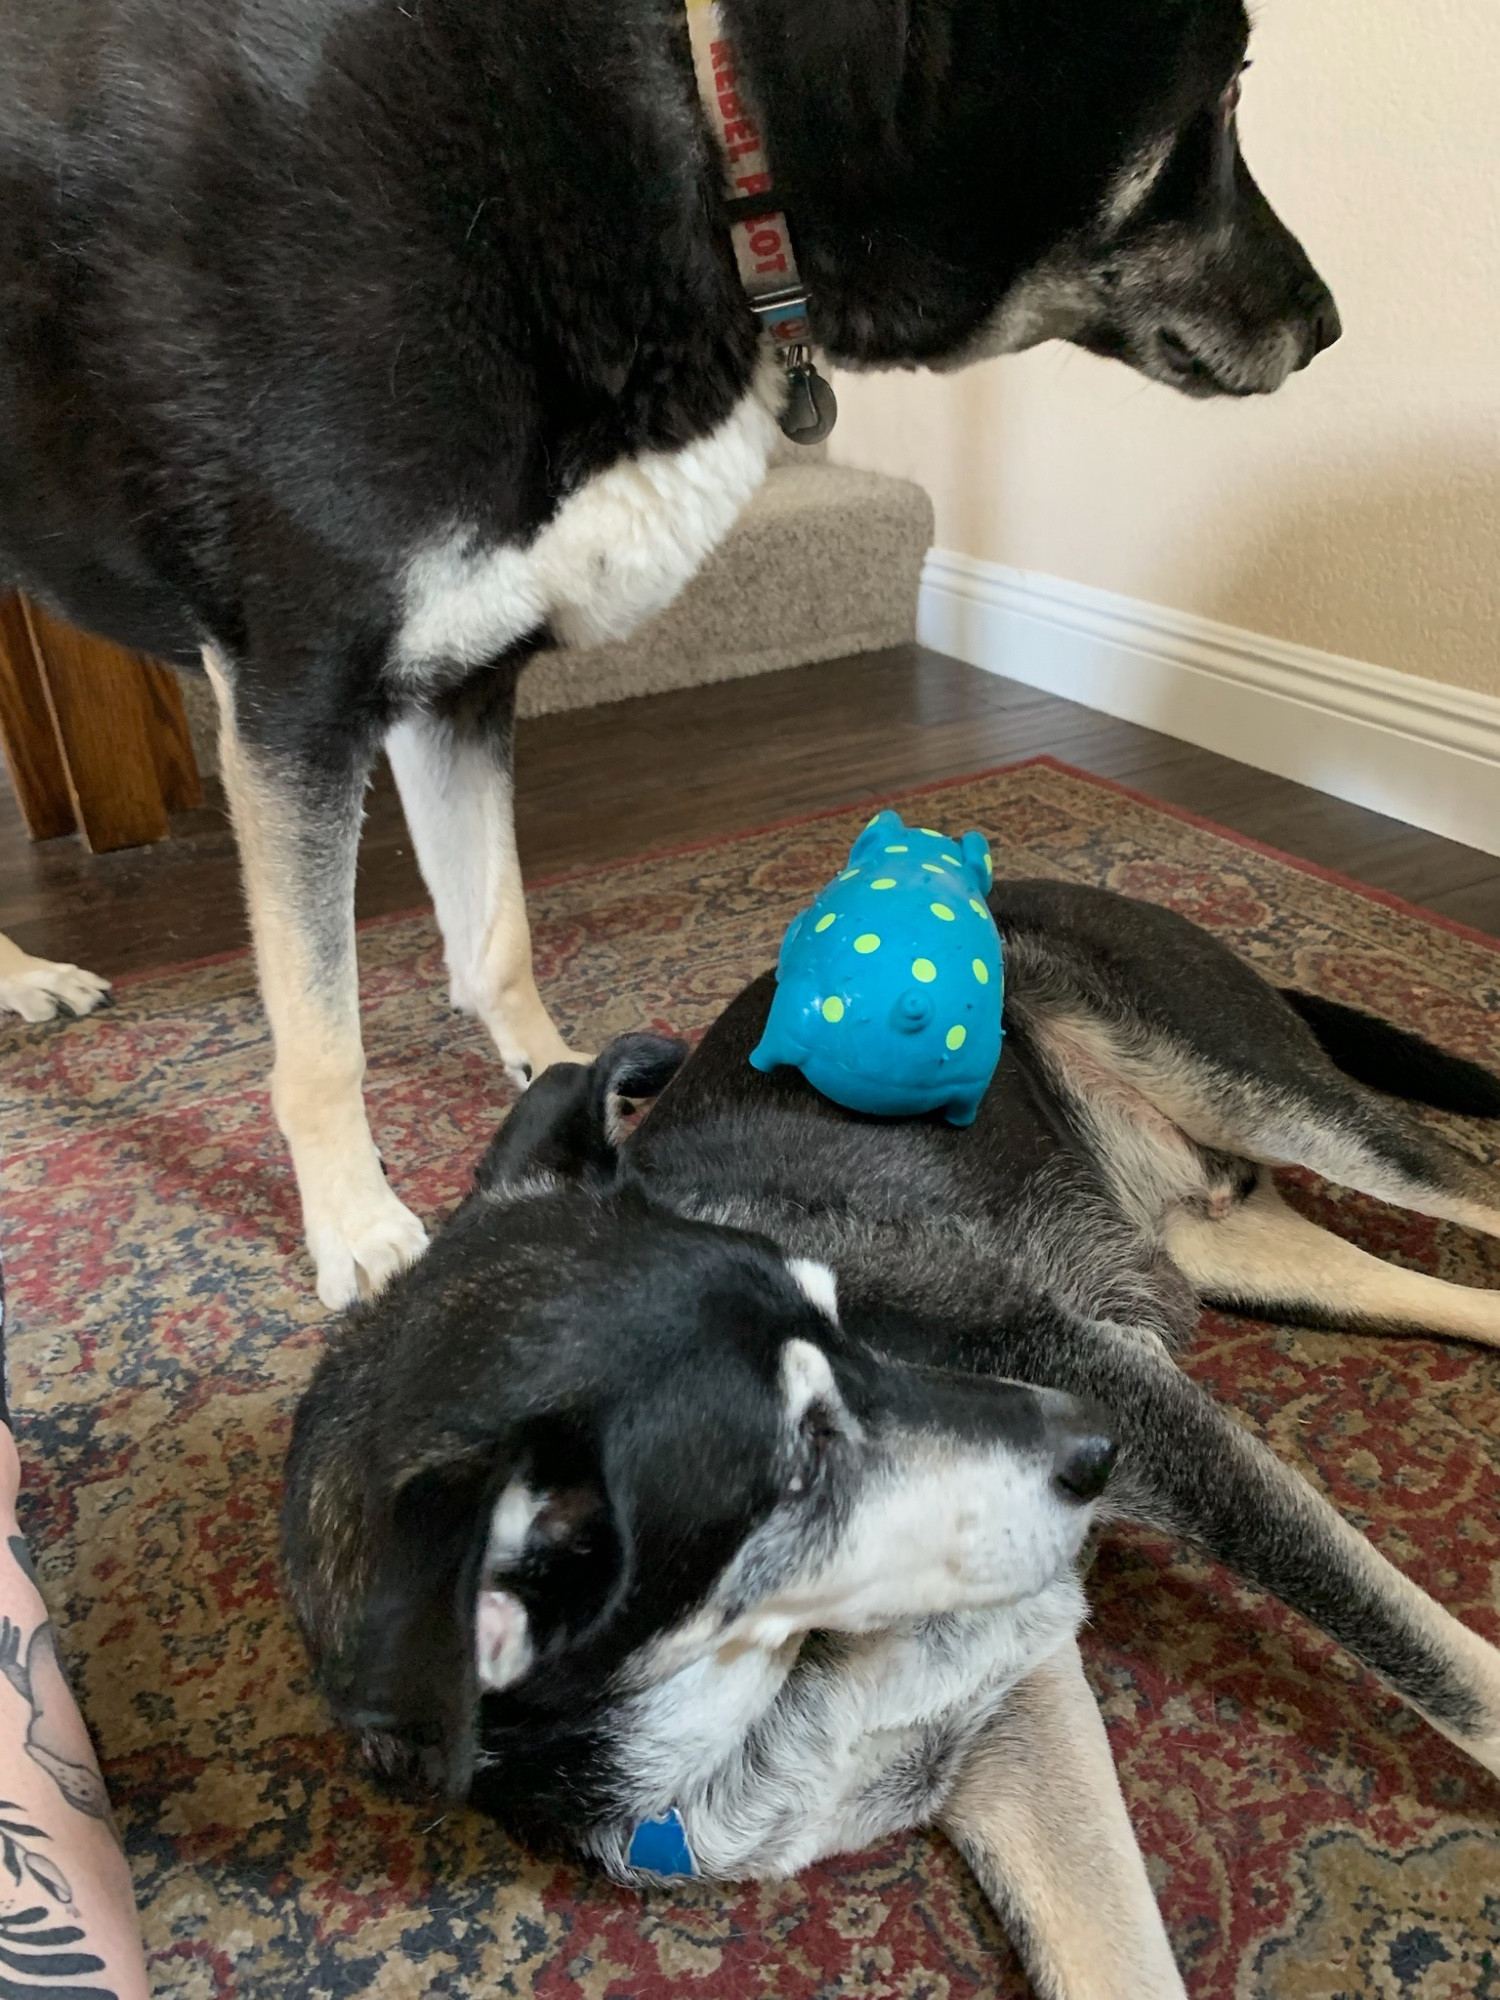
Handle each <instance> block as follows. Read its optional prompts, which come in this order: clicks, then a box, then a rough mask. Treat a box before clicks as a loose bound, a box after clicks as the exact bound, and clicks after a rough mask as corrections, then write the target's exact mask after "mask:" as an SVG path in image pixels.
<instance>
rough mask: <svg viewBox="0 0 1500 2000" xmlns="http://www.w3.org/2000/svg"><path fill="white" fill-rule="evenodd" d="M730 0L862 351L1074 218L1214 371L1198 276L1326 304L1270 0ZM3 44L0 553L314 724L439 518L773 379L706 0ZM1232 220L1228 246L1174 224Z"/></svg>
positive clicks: (365, 692) (287, 730)
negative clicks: (1260, 163) (1288, 189)
mask: <svg viewBox="0 0 1500 2000" xmlns="http://www.w3.org/2000/svg"><path fill="white" fill-rule="evenodd" d="M731 14H732V16H733V19H734V22H735V24H736V26H737V29H738V32H739V35H740V39H741V43H742V47H743V50H744V54H745V58H746V61H747V65H748V69H749V71H750V73H751V76H752V77H753V79H754V87H755V90H756V93H757V95H758V96H759V98H760V100H761V102H762V104H763V107H764V110H765V113H766V122H767V128H768V131H769V132H770V134H771V144H772V147H773V150H774V154H775V158H776V163H777V167H778V170H779V172H780V173H781V174H782V175H783V177H784V180H785V186H786V198H787V202H788V205H789V209H790V213H791V217H792V221H793V225H794V228H795V230H796V233H797V242H798V249H799V255H800V257H801V260H802V263H803V266H804V271H805V275H806V276H807V278H808V280H809V282H810V284H811V287H812V291H813V298H814V317H815V328H816V332H817V335H818V338H819V340H820V341H821V342H822V343H823V344H825V345H826V346H827V347H828V349H829V350H830V351H831V352H832V353H833V354H834V355H835V356H836V357H838V358H847V359H850V360H855V361H862V362H877V363H889V362H912V361H928V360H941V359H944V358H947V357H951V356H953V355H954V354H955V353H960V352H962V350H963V349H964V347H965V344H966V343H967V342H969V341H971V340H972V339H973V338H974V337H975V336H976V335H977V334H978V333H979V332H980V331H981V329H982V328H983V326H984V323H985V322H986V321H987V320H988V319H989V318H990V316H991V315H992V314H993V313H994V312H995V310H996V308H997V307H998V306H1000V305H1001V304H1002V302H1003V301H1004V300H1005V298H1006V296H1007V294H1009V293H1010V292H1011V291H1012V289H1013V288H1014V287H1015V286H1016V285H1017V284H1018V282H1020V281H1021V280H1022V279H1023V278H1025V277H1026V276H1027V275H1028V274H1030V273H1032V272H1034V271H1035V270H1036V269H1037V268H1038V267H1041V266H1044V265H1045V264H1046V263H1047V261H1048V260H1049V259H1050V258H1053V257H1055V256H1056V255H1057V254H1058V252H1059V251H1060V249H1061V248H1062V247H1063V246H1065V245H1067V246H1071V247H1072V250H1073V252H1074V253H1075V255H1076V256H1077V257H1078V258H1079V259H1081V260H1083V261H1084V262H1087V263H1089V264H1090V267H1091V268H1093V267H1095V266H1097V271H1096V279H1097V287H1098V294H1099V296H1098V301H1097V306H1096V310H1095V311H1094V312H1093V314H1092V315H1091V318H1090V323H1089V324H1087V325H1083V324H1080V325H1079V326H1078V327H1077V329H1076V332H1077V337H1079V338H1080V339H1083V340H1084V341H1086V342H1087V344H1090V345H1093V346H1096V347H1098V348H1100V349H1101V350H1106V351H1112V352H1119V353H1121V354H1123V355H1125V356H1126V358H1129V359H1132V360H1134V361H1136V362H1138V363H1139V364H1140V365H1143V366H1148V367H1152V368H1155V369H1156V370H1157V372H1162V373H1164V374H1165V375H1166V376H1168V377H1171V376H1172V374H1173V371H1174V369H1175V372H1176V373H1177V374H1179V375H1180V376H1181V378H1182V381H1183V384H1184V386H1188V387H1193V388H1212V387H1213V386H1215V377H1216V373H1217V375H1218V376H1219V377H1222V379H1221V380H1219V381H1218V386H1220V387H1225V388H1233V387H1235V386H1237V385H1236V383H1235V380H1234V370H1233V366H1232V365H1225V366H1221V367H1218V368H1217V371H1216V367H1215V364H1214V363H1213V361H1212V359H1211V358H1209V359H1208V360H1207V361H1206V362H1205V363H1204V365H1203V366H1202V367H1200V368H1198V369H1197V371H1196V372H1195V370H1194V366H1193V362H1194V359H1195V356H1194V355H1192V354H1187V355H1184V354H1182V353H1179V352H1177V349H1175V348H1174V349H1173V350H1172V351H1173V354H1174V355H1175V360H1174V361H1173V363H1172V366H1171V367H1168V366H1167V364H1166V363H1165V362H1164V361H1163V360H1162V357H1161V355H1160V353H1158V352H1157V351H1156V350H1155V348H1154V347H1153V344H1152V343H1153V340H1154V338H1155V335H1156V333H1157V331H1158V330H1159V329H1161V330H1166V331H1171V328H1172V325H1173V323H1174V319H1175V318H1176V317H1178V316H1180V314H1181V311H1182V310H1183V307H1184V300H1183V299H1180V298H1178V297H1177V296H1176V294H1175V292H1174V287H1181V286H1186V285H1189V284H1191V285H1192V286H1193V288H1194V293H1193V297H1192V299H1191V300H1189V301H1186V303H1187V304H1188V305H1189V306H1190V307H1191V309H1192V311H1193V312H1195V313H1196V314H1197V315H1198V317H1199V318H1201V319H1204V320H1213V321H1215V322H1216V323H1217V324H1218V325H1219V326H1220V327H1221V328H1222V329H1223V331H1224V334H1225V337H1226V339H1232V338H1233V337H1238V338H1239V339H1240V340H1241V341H1242V342H1244V343H1253V341H1254V339H1255V338H1256V337H1257V335H1258V334H1260V333H1262V332H1263V331H1264V330H1265V329H1266V328H1268V327H1271V326H1274V325H1286V326H1288V327H1291V328H1293V329H1295V333H1296V339H1297V341H1298V343H1299V358H1305V357H1306V356H1307V355H1310V354H1311V352H1312V351H1313V350H1314V348H1315V346H1316V345H1317V344H1319V343H1320V341H1322V340H1324V339H1326V338H1327V337H1328V335H1329V333H1330V331H1331V329H1332V326H1333V324H1334V322H1333V320H1332V307H1331V302H1330V301H1329V299H1328V297H1327V294H1326V291H1325V290H1324V288H1323V287H1322V285H1321V283H1320V282H1319V281H1318V279H1317V278H1316V276H1315V274H1314V273H1313V271H1312V269H1311V267H1310V266H1309V265H1308V263H1307V260H1306V259H1305V257H1303V255H1302V253H1301V251H1300V250H1299V249H1298V248H1297V246H1296V245H1295V244H1294V243H1293V241H1292V239H1291V238H1290V237H1289V236H1288V235H1287V233H1286V231H1285V230H1284V229H1283V228H1282V226H1281V225H1280V224H1279V223H1278V222H1277V221H1276V219H1275V217H1274V216H1273V215H1272V213H1271V211H1270V209H1269V208H1268V207H1267V205H1266V203H1265V202H1264V199H1263V198H1262V197H1261V195H1260V194H1259V192H1258V190H1257V189H1256V187H1255V184H1254V182H1253V181H1252V180H1251V178H1250V176H1249V173H1248V170H1247V169H1246V168H1245V166H1244V163H1243V161H1242V160H1241V159H1240V157H1239V153H1238V148H1237V146H1236V145H1235V142H1234V136H1233V127H1232V120H1231V121H1228V122H1226V116H1225V113H1224V111H1223V109H1222V105H1223V102H1224V99H1225V93H1226V91H1229V90H1231V89H1232V87H1233V85H1234V80H1235V76H1236V72H1237V69H1238V67H1239V64H1240V61H1241V58H1242V56H1243V53H1244V45H1245V38H1246V33H1247V29H1246V23H1245V17H1244V15H1243V12H1242V10H1241V7H1240V4H1239V0H963V4H960V5H958V6H950V5H947V4H942V5H939V4H937V0H911V4H906V0H829V4H820V5H818V6H815V7H807V6H802V5H793V4H791V0H737V4H733V5H732V6H731ZM0 51H3V58H4V60H3V63H0V78H3V80H4V81H3V87H0V581H3V582H8V583H11V584H14V585H20V586H23V587H25V588H26V589H28V590H30V591H32V592H34V593H35V594H37V595H38V596H40V597H41V598H43V599H45V600H47V601H48V602H50V603H52V604H53V605H55V606H56V607H57V608H58V609H59V610H60V611H62V612H63V613H64V614H65V615H67V616H69V617H71V618H73V619H74V620H75V621H77V622H78V623H80V624H83V625H85V626H89V627H92V628H94V629H96V630H99V631H102V632H105V633H108V634H111V635H112V636H114V637H116V638H119V639H122V640H125V641H127V642H129V643H130V644H133V645H136V646H140V647H142V648H144V649H145V650H146V651H148V652H153V653H157V654H160V655H162V656H164V657H168V658H174V659H178V660H183V661H190V662H194V661H196V659H197V657H198V654H199V650H200V648H201V646H202V645H203V643H204V642H205V641H210V642H211V643H212V644H213V645H214V646H215V647H216V648H217V649H218V650H219V651H220V652H221V653H222V654H223V655H224V656H225V657H226V658H227V659H230V660H232V661H233V662H235V664H236V667H237V669H239V670H240V671H241V672H242V673H243V674H244V675H245V676H247V677H249V678H248V679H247V683H246V684H247V689H248V690H249V691H248V693H247V712H246V724H247V726H249V727H252V728H255V729H259V730H262V731H264V732H266V733H267V734H268V735H269V736H270V737H272V738H273V739H280V738H285V739H288V740H289V741H290V743H291V744H292V745H293V746H294V747H295V748H296V749H298V750H299V751H303V750H307V749H309V748H310V747H314V746H316V745H317V743H318V740H319V734H320V731H321V732H328V731H333V732H335V733H336V734H338V735H339V736H342V735H343V734H344V733H345V732H347V731H348V730H349V729H351V728H353V727H355V726H356V725H357V724H362V725H363V726H364V727H365V728H366V729H367V730H368V731H370V732H372V733H374V732H378V731H379V729H380V728H382V727H383V726H384V725H385V724H386V723H387V722H388V721H389V720H390V719H391V716H392V713H393V699H394V698H393V695H392V691H391V690H390V688H389V687H388V686H385V685H383V683H382V667H383V664H384V659H385V653H386V649H387V647H388V645H389V642H390V637H391V630H392V624H393V619H394V613H395V593H396V584H397V574H398V571H399V569H400V565H401V563H402V561H403V559H404V558H405V557H406V555H407V554H408V553H409V552H410V550H411V549H412V548H413V547H414V546H415V545H416V544H418V543H419V542H420V541H421V540H422V539H423V538H424V536H427V535H429V534H431V533H432V532H433V531H434V529H436V528H441V527H444V526H445V525H446V524H448V523H449V522H451V521H454V520H458V521H463V522H465V523H471V524H473V526H474V528H475V530H476V533H477V535H478V537H479V539H480V540H481V541H483V542H485V543H496V542H508V541H513V540H523V539H524V538H526V537H527V536H528V535H530V534H532V533H534V532H535V530H536V529H537V528H538V527H539V526H540V524H541V523H542V522H543V521H545V520H546V519H547V518H548V516H549V515H550V514H551V513H552V512H553V511H554V509H555V508H556V506H557V504H558V502H559V501H560V500H561V499H562V498H563V497H564V496H565V495H567V494H568V493H569V492H571V491H574V490H576V489H577V488H578V487H579V486H580V484H581V483H582V482H583V481H585V480H586V479H587V477H588V476H589V475H590V474H591V473H593V472H596V471H598V470H599V469H600V468H602V467H604V466H607V465H609V464H611V463H613V462H614V461H616V460H618V459H620V458H628V457H632V456H634V455H637V454H639V453H640V452H642V451H645V450H648V449H650V450H671V449H673V448H676V447H679V446H682V445H685V444H687V443H689V442H690V441H691V440H692V439H694V438H695V437H698V436H700V435H702V434H703V433H704V432H706V431H708V430H710V429H711V428H712V427H713V426H714V425H716V424H718V423H719V422H720V421H721V420H722V419H723V418H724V417H725V416H727V414H728V413H729V411H730V409H731V408H732V406H733V405H734V403H735V402H736V399H737V398H739V397H740V396H742V395H743V394H744V393H745V391H746V389H747V387H748V385H749V383H750V379H751V372H752V366H753V361H754V354H755V337H754V331H753V325H752V322H751V320H750V318H749V316H748V314H747V312H746V309H745V304H744V300H743V297H742V295H741V292H740V288H739V285H738V282H737V280H736V278H735V275H734V271H733V267H732V264H731V262H730V261H729V259H728V258H727V256H726V253H725V249H724V245H723V242H722V241H721V237H720V234H719V231H718V229H717V227H716V224H715V190H716V179H715V175H716V171H717V170H716V165H715V162H714V161H713V159H712V157H711V155H710V151H709V148H708V145H707V143H706V135H705V132H704V130H703V128H702V126H701V122H700V120H699V117H698V115H697V111H696V103H695V97H694V90H693V82H692V75H691V70H690V67H689V65H688V62H687V57H686V41H685V35H684V31H683V26H682V21H681V17H680V12H679V10H678V9H677V8H676V7H675V6H674V5H673V4H672V0H626V3H625V4H614V0H611V4H599V0H547V4H545V5H544V4H540V0H500V4H493V0H422V4H421V5H405V4H397V0H307V4H304V5H301V6H296V7H292V6H290V5H287V4H283V0H112V4H109V5H103V4H98V0H11V5H9V6H8V7H7V9H6V10H5V18H4V21H3V22H0ZM1165 132H1171V133H1175V134H1176V135H1177V137H1176V145H1175V149H1174V151H1173V155H1172V159H1171V163H1170V167H1169V169H1168V171H1167V172H1166V173H1165V174H1164V176H1163V179H1162V181H1161V182H1160V183H1159V185H1158V186H1157V188H1156V189H1155V190H1154V191H1153V194H1152V197H1151V200H1150V202H1149V203H1148V204H1147V206H1146V207H1145V208H1144V209H1142V210H1141V212H1140V213H1138V214H1134V215H1132V216H1131V217H1130V219H1129V223H1128V225H1127V226H1126V227H1125V228H1124V229H1122V231H1121V232H1120V234H1119V239H1118V240H1115V241H1110V240H1106V239H1105V238H1103V237H1101V235H1100V233H1099V227H1098V222H1097V215H1098V210H1099V208H1100V204H1101V203H1102V202H1103V201H1104V200H1105V198H1106V193H1107V190H1108V188H1109V186H1110V183H1111V180H1112V178H1113V177H1114V176H1116V175H1117V174H1118V173H1119V172H1120V170H1121V169H1122V168H1123V167H1124V166H1125V164H1126V163H1127V162H1128V161H1129V160H1130V158H1131V157H1132V155H1133V154H1134V153H1135V152H1136V151H1137V150H1138V149H1139V148H1140V147H1141V146H1142V145H1144V144H1146V143H1147V142H1148V141H1150V140H1151V139H1153V138H1155V137H1157V136H1158V135H1159V134H1162V133H1165ZM1221 227H1222V236H1221V240H1220V241H1219V244H1218V248H1217V250H1216V252H1215V258H1214V263H1213V268H1212V269H1211V270H1209V269H1207V268H1203V269H1199V270H1198V271H1197V272H1196V275H1195V276H1194V275H1193V274H1192V273H1190V272H1189V270H1188V265H1187V262H1186V260H1185V259H1184V257H1183V255H1182V254H1181V247H1182V241H1183V239H1184V236H1185V234H1186V233H1192V234H1194V235H1195V236H1199V237H1204V238H1206V237H1207V235H1208V233H1209V232H1210V231H1211V230H1213V229H1215V228H1221ZM1174 245H1175V248H1174ZM1153 260H1154V261H1153ZM1153 286H1154V287H1155V296H1154V298H1153V297H1152V295H1151V294H1152V287H1153ZM1122 297H1123V298H1125V299H1126V300H1128V301H1133V303H1131V304H1129V305H1128V306H1121V305H1120V304H1119V303H1118V301H1119V300H1120V299H1121V298H1122ZM1111 298H1113V299H1114V300H1115V301H1116V302H1117V303H1116V304H1115V306H1113V307H1112V306H1111V305H1110V303H1109V302H1110V300H1111ZM1153 313H1154V318H1153ZM1126 321H1129V322H1130V323H1129V324H1127V323H1126ZM1196 342H1197V337H1196V336H1192V337H1191V338H1188V339H1186V345H1187V346H1189V347H1192V346H1194V345H1195V343H1196ZM1183 344H1184V343H1183V339H1182V338H1179V341H1178V347H1181V346H1182V345H1183ZM1197 344H1199V345H1201V344H1202V343H1197ZM1198 358H1200V359H1201V358H1202V357H1198Z"/></svg>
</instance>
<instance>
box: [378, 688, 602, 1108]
mask: <svg viewBox="0 0 1500 2000" xmlns="http://www.w3.org/2000/svg"><path fill="white" fill-rule="evenodd" d="M495 699H496V706H497V708H498V709H499V712H498V713H494V712H491V713H476V712H475V711H474V710H472V709H468V708H466V709H463V710H460V711H458V712H457V713H455V714H452V715H440V714H433V713H429V712H426V711H423V712H420V713H417V714H413V715H411V716H409V717H407V718H405V719H404V720H402V721H401V722H398V723H397V724H396V725H395V726H394V728H392V729H391V731H390V732H389V734H388V735H387V737H386V753H387V755H388V756H389V758H390V760H391V769H392V770H393V771H394V772H395V774H396V783H397V785H398V787H399V788H400V792H401V804H402V807H403V808H404V810H405V813H406V823H407V826H408V827H409V828H410V829H411V837H412V843H413V845H414V846H415V848H416V850H417V860H418V861H419V862H420V864H421V868H422V875H423V879H424V880H425V881H426V883H427V886H428V888H429V889H430V890H431V891H432V900H433V905H434V907H435V908H436V910H437V919H438V925H439V927H440V929H441V930H442V933H443V946H444V950H445V952H446V954H447V960H448V977H449V982H450V991H451V993H452V997H453V1004H454V1006H455V1007H459V1008H462V1009H463V1011H464V1012H465V1013H469V1014H475V1015H477V1016H478V1017H479V1019H480V1020H481V1021H482V1022H483V1023H484V1025H485V1027H486V1028H487V1029H488V1030H489V1032H490V1034H491V1036H492V1037H493V1039H494V1042H495V1046H496V1047H497V1048H498V1049H499V1051H500V1057H501V1060H502V1061H503V1062H504V1064H505V1066H506V1068H507V1070H509V1072H510V1074H511V1076H512V1077H513V1078H514V1079H515V1080H516V1081H517V1082H518V1083H525V1082H526V1081H528V1079H529V1078H531V1077H533V1076H537V1075H539V1074H540V1073H541V1071H543V1070H544V1069H546V1068H547V1066H548V1065H549V1064H550V1063H555V1062H588V1061H589V1057H588V1056H586V1055H578V1054H576V1053H575V1052H574V1051H573V1050H572V1049H570V1048H569V1047H568V1045H567V1043H566V1042H564V1040H563V1039H562V1036H561V1035H559V1034H558V1032H557V1029H556V1028H555V1027H554V1026H553V1025H552V1020H551V1017H550V1015H549V1014H548V1013H547V1010H546V1008H545V1007H544V1006H543V1005H542V1001H541V997H540V995H539V994H538V993H537V990H536V980H535V978H534V977H533V974H532V965H531V930H530V926H529V925H528V923H527V921H526V898H525V892H524V890H523V888H522V885H521V865H520V861H519V859H518V858H517V855H516V830H515V820H514V816H513V813H512V784H511V700H510V699H509V698H508V689H502V690H498V691H497V694H496V698H495Z"/></svg>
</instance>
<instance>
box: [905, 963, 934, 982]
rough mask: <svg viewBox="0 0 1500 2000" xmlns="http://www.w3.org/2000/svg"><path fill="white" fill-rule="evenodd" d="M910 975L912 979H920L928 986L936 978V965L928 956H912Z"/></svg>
mask: <svg viewBox="0 0 1500 2000" xmlns="http://www.w3.org/2000/svg"><path fill="white" fill-rule="evenodd" d="M911 976H912V978H913V979H920V980H921V982H922V984H923V985H924V986H930V985H931V984H932V982H933V980H934V979H936V978H937V967H936V966H935V965H934V964H933V962H932V960H931V959H930V958H914V959H913V960H912V964H911Z"/></svg>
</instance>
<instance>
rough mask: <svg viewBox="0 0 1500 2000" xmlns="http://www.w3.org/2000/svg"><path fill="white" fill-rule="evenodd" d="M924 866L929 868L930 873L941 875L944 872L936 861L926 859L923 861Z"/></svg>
mask: <svg viewBox="0 0 1500 2000" xmlns="http://www.w3.org/2000/svg"><path fill="white" fill-rule="evenodd" d="M922 866H923V867H924V868H925V869H926V870H927V872H928V873H929V874H930V875H941V874H942V872H943V871H942V869H941V868H939V866H938V865H937V863H936V862H935V861H924V862H923V863H922Z"/></svg>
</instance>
